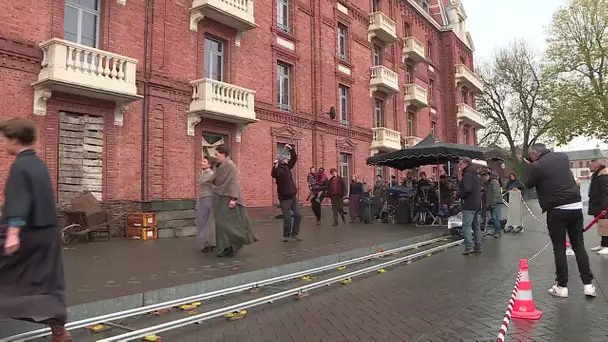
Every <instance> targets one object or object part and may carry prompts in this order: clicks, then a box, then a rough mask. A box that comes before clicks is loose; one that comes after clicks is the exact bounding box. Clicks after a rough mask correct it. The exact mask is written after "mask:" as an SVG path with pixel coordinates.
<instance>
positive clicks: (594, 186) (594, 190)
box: [587, 159, 608, 255]
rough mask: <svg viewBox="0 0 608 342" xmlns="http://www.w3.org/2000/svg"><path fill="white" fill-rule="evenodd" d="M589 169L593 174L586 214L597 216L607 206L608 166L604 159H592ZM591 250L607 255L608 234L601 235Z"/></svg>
mask: <svg viewBox="0 0 608 342" xmlns="http://www.w3.org/2000/svg"><path fill="white" fill-rule="evenodd" d="M589 169H590V170H591V172H593V174H592V175H591V184H590V185H589V211H588V212H587V214H589V215H591V216H597V215H599V214H600V213H601V212H602V211H603V210H605V209H606V208H607V207H608V168H607V167H606V165H605V161H603V160H595V159H594V160H592V161H591V165H590V166H589ZM598 228H599V227H598ZM591 250H592V251H593V252H597V254H600V255H608V236H602V242H601V243H600V245H599V246H597V247H593V248H591Z"/></svg>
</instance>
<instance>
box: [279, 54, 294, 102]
mask: <svg viewBox="0 0 608 342" xmlns="http://www.w3.org/2000/svg"><path fill="white" fill-rule="evenodd" d="M291 69H292V67H291V65H289V64H286V63H282V62H278V63H277V97H278V98H277V105H278V106H279V109H281V110H284V111H288V112H291ZM283 71H285V72H284V73H283ZM285 80H287V88H286V89H285V87H284V84H285V82H284V81H285ZM285 94H287V103H283V99H284V98H285Z"/></svg>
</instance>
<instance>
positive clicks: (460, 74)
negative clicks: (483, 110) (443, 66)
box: [456, 64, 483, 92]
mask: <svg viewBox="0 0 608 342" xmlns="http://www.w3.org/2000/svg"><path fill="white" fill-rule="evenodd" d="M456 85H462V86H465V87H467V88H468V89H469V90H471V91H474V92H482V91H483V80H482V79H481V78H480V77H479V76H477V74H475V73H474V72H472V71H471V69H469V68H467V66H466V65H464V64H458V65H456Z"/></svg>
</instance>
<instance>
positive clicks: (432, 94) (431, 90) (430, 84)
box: [429, 80, 435, 102]
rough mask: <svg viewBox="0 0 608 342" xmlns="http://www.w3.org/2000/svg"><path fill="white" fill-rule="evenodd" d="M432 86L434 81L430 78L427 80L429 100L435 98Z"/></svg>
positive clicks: (433, 86)
mask: <svg viewBox="0 0 608 342" xmlns="http://www.w3.org/2000/svg"><path fill="white" fill-rule="evenodd" d="M434 88H435V81H433V80H430V81H429V100H430V101H431V102H433V100H435V98H434V96H435V94H434V93H433V89H434Z"/></svg>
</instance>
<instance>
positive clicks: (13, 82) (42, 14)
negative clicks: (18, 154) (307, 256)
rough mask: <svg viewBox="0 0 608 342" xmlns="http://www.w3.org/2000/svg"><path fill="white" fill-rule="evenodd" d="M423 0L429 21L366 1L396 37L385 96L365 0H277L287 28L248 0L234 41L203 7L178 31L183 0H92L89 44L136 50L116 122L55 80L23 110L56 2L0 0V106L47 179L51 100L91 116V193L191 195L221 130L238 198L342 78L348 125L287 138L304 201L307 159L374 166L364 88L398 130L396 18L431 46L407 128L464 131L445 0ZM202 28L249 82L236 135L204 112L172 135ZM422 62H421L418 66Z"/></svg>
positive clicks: (361, 170)
mask: <svg viewBox="0 0 608 342" xmlns="http://www.w3.org/2000/svg"><path fill="white" fill-rule="evenodd" d="M411 1H414V0H411ZM436 1H437V0H433V1H432V2H431V9H430V13H431V17H433V18H434V19H433V20H435V21H436V22H438V23H435V24H433V23H432V22H431V21H430V20H429V18H427V17H425V16H424V15H422V14H421V12H420V8H419V7H415V6H413V5H412V4H411V3H410V0H401V1H399V2H397V4H396V3H395V2H394V1H389V0H381V1H379V10H380V11H382V12H383V13H385V14H386V15H387V16H389V17H390V18H392V19H393V20H394V21H395V22H396V24H397V35H398V37H399V41H398V42H396V43H394V44H392V46H391V47H390V48H386V49H385V50H384V55H383V60H382V65H384V66H385V67H388V68H390V69H391V70H393V71H395V72H397V73H398V74H399V84H400V88H401V91H400V92H399V93H397V94H395V95H392V96H385V95H383V94H381V93H376V94H374V95H372V96H370V86H369V79H370V67H371V65H372V58H373V52H372V44H371V43H370V42H369V41H368V36H367V29H368V24H369V19H368V14H369V13H370V12H371V3H370V1H367V0H365V1H363V0H356V1H355V0H350V1H348V0H346V1H340V4H341V5H343V6H344V7H345V8H347V9H348V14H345V13H343V12H342V11H339V10H338V9H337V2H336V1H335V0H290V2H289V4H290V6H289V8H290V12H289V13H290V23H291V27H292V30H291V32H290V33H286V32H283V31H282V30H280V29H278V28H277V24H276V23H277V20H276V18H277V13H276V11H277V5H276V0H260V1H256V2H255V21H256V24H257V25H258V27H257V28H255V29H252V30H249V31H247V32H246V33H245V35H244V36H243V38H242V40H241V41H240V47H239V46H236V44H235V43H236V38H235V37H236V31H235V30H234V29H233V28H230V27H227V26H225V25H222V24H220V23H217V22H215V21H213V20H211V19H209V18H204V19H202V20H201V21H200V22H199V23H198V31H197V32H192V31H190V30H189V23H190V12H189V10H190V7H191V6H192V0H176V1H166V0H154V1H151V0H149V1H147V0H126V5H122V4H119V3H120V2H121V1H120V0H119V1H117V0H101V7H100V28H99V48H100V49H101V50H104V51H108V52H112V53H116V54H119V55H122V56H127V57H130V58H135V59H137V60H138V63H137V88H138V93H139V94H140V95H142V96H144V99H142V100H139V101H135V102H132V103H131V105H130V107H129V110H128V112H126V113H125V115H124V124H123V125H122V126H117V125H114V103H112V102H111V101H103V100H95V99H91V98H87V97H80V96H74V95H68V94H62V93H61V92H53V93H52V96H51V97H50V99H49V100H48V101H47V107H46V108H47V111H46V115H45V116H38V115H33V99H34V94H33V88H32V85H31V84H32V83H33V82H35V81H36V80H37V77H38V72H39V71H40V68H41V66H40V63H41V60H42V53H41V51H40V48H39V47H38V44H40V43H42V42H43V41H46V40H49V39H51V38H61V39H63V38H64V33H63V32H64V11H65V6H66V5H65V3H66V1H65V0H49V1H39V0H21V1H16V2H13V1H6V0H5V1H3V3H4V4H5V6H2V8H3V10H2V11H0V116H1V118H3V119H4V118H8V117H15V116H19V117H27V118H30V119H33V120H35V121H36V123H37V124H38V125H39V128H40V136H41V138H40V141H39V143H38V146H37V147H38V148H39V152H40V154H41V155H42V156H43V158H44V160H45V161H46V162H47V164H48V166H49V169H50V171H51V175H52V177H53V179H54V181H55V184H57V183H56V182H57V173H58V167H57V163H58V140H59V139H58V136H59V134H58V126H59V123H58V113H59V111H65V112H71V113H81V114H88V115H98V116H103V117H104V118H105V120H104V121H105V131H104V151H103V170H104V171H103V198H104V200H142V199H143V200H150V199H177V198H194V197H195V196H196V194H197V186H196V178H197V175H198V173H199V171H200V170H199V166H198V165H199V162H200V158H201V157H200V156H201V152H202V148H201V139H202V133H203V132H208V133H218V134H223V135H225V136H226V137H227V138H228V143H229V145H230V147H231V148H232V151H233V159H234V160H235V161H236V163H237V165H238V166H239V173H240V178H241V181H242V184H243V188H244V191H245V196H246V203H247V204H248V205H249V206H269V205H271V204H273V203H274V202H275V201H276V196H275V191H274V184H273V181H272V179H271V177H270V167H271V165H272V161H273V159H275V158H276V155H277V143H285V142H287V141H288V140H289V138H290V137H291V136H292V135H293V134H294V133H295V132H296V131H297V129H298V127H299V126H301V125H302V124H303V123H304V122H306V120H307V119H308V118H310V117H311V115H313V113H319V112H327V111H328V109H329V108H330V107H331V106H334V107H336V108H338V101H339V94H338V86H339V85H344V86H347V87H349V88H350V103H349V113H350V118H349V123H350V124H349V126H344V125H340V123H339V122H338V121H337V120H334V121H331V120H330V119H328V118H326V117H321V118H320V119H319V120H318V121H317V122H316V123H314V124H313V125H311V126H310V127H309V128H307V129H304V130H303V132H302V134H301V135H299V136H298V137H297V139H296V140H295V146H296V150H297V151H298V152H299V162H298V164H297V167H296V169H295V172H294V177H296V178H297V183H298V185H299V188H300V189H301V191H300V197H301V199H304V197H305V196H306V191H305V189H306V179H305V178H306V174H307V172H308V168H309V167H310V166H313V165H314V166H317V167H319V166H324V167H325V168H326V169H329V168H332V167H337V166H338V164H339V156H340V153H347V154H349V155H350V165H349V168H350V172H351V173H356V174H358V175H362V176H367V177H368V178H370V179H372V178H373V177H374V173H375V169H374V168H373V167H369V166H366V164H365V159H366V158H367V157H368V156H370V144H371V140H372V133H371V131H370V128H371V127H372V126H373V121H372V120H373V108H374V99H375V98H381V99H383V100H384V108H383V109H384V117H385V119H384V121H385V122H384V127H387V128H390V129H394V130H397V131H400V132H401V133H402V136H406V135H407V134H406V131H407V122H406V110H405V109H404V99H403V89H402V88H403V84H404V83H405V81H404V80H405V64H404V63H403V62H402V52H401V51H402V49H403V41H402V38H403V37H404V32H403V31H404V23H408V24H409V26H410V27H411V30H412V35H413V36H415V37H416V38H417V39H418V40H420V41H421V42H425V43H424V45H425V46H427V42H430V43H431V44H432V47H433V48H432V50H431V51H432V52H431V56H429V61H428V63H427V62H421V63H418V64H417V66H416V68H415V71H414V76H415V82H416V83H417V84H419V85H420V86H422V87H423V88H425V89H427V88H428V83H429V81H433V83H434V89H433V90H432V92H433V97H432V99H431V107H426V108H422V109H420V110H417V114H416V120H415V121H416V125H415V135H417V136H418V137H421V138H424V137H425V136H426V135H428V134H429V133H430V131H431V122H435V127H436V130H435V135H436V136H437V137H438V138H439V139H440V140H443V141H450V142H461V143H462V142H464V141H463V137H464V134H463V133H462V132H463V127H462V125H459V124H457V119H456V105H457V103H458V102H460V97H461V96H462V95H461V92H460V90H459V88H458V87H457V86H456V80H455V72H454V69H455V65H456V64H459V63H462V61H464V63H465V64H466V65H467V66H468V67H469V68H470V69H473V65H472V63H473V55H472V51H471V49H470V48H469V47H467V45H465V44H464V43H463V42H462V41H461V39H460V38H458V37H457V36H456V34H455V33H454V32H453V31H451V30H442V29H439V28H438V27H445V24H443V23H441V20H442V19H441V18H442V15H441V13H440V10H441V9H442V8H443V7H445V6H446V5H445V4H438V3H435V2H436ZM9 3H10V5H9ZM446 3H449V1H446ZM146 6H149V7H148V8H146ZM146 13H148V18H147V22H148V29H147V37H146V30H145V23H146ZM338 24H341V25H345V26H347V27H348V36H347V50H348V60H346V61H342V60H340V59H339V58H338V57H337V56H338V53H337V50H338V48H337V27H338ZM206 36H213V37H215V38H216V39H219V40H222V41H223V42H224V43H225V44H224V46H225V49H226V50H225V54H224V70H225V74H224V80H223V81H224V82H227V83H230V84H234V85H237V86H240V87H243V88H247V89H251V90H254V91H255V111H256V116H257V119H259V120H260V121H259V122H257V123H254V124H250V125H248V126H247V127H246V129H245V130H244V131H243V133H242V138H241V139H240V140H241V141H240V142H238V141H237V140H239V139H237V127H236V125H235V124H231V123H227V122H220V121H214V120H209V119H205V118H203V119H202V121H201V122H200V123H199V124H198V125H197V126H196V127H195V135H194V136H189V135H188V134H187V133H186V132H187V124H188V119H187V111H188V109H189V104H190V101H191V99H192V89H191V86H190V84H189V82H190V81H193V80H197V79H201V78H203V74H204V69H203V65H204V64H203V63H204V44H203V43H204V38H205V37H206ZM145 38H146V39H145ZM277 38H280V39H282V41H288V42H291V43H293V45H294V46H295V48H294V49H293V50H290V49H288V48H285V47H284V46H283V45H281V44H278V43H277ZM146 41H147V47H145V46H144V44H145V42H146ZM146 50H147V53H146ZM277 62H283V63H286V64H289V65H290V66H291V68H292V70H293V77H292V80H293V81H292V83H291V84H290V87H291V104H292V108H291V112H284V111H281V110H279V109H277V108H278V107H277V91H278V89H277V81H276V80H277V75H276V74H277ZM339 64H342V65H343V66H344V67H347V68H348V69H350V70H351V74H350V75H348V74H346V73H343V72H341V71H339V69H338V65H339ZM429 67H430V68H431V69H434V71H429ZM471 103H472V96H471ZM431 108H432V109H434V114H431ZM144 115H145V121H143V122H142V118H144ZM474 135H475V134H474V132H472V131H471V132H470V136H471V137H470V138H469V141H468V143H469V144H474V143H475V138H474ZM142 137H143V138H142ZM142 147H143V151H144V152H143V153H142ZM0 158H1V159H0V182H3V181H4V179H5V176H6V173H7V170H8V165H9V164H10V160H8V159H7V157H5V156H4V155H3V156H1V157H0ZM142 160H143V165H142ZM142 171H143V172H144V174H143V175H142ZM142 187H143V188H142ZM142 196H143V198H142Z"/></svg>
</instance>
